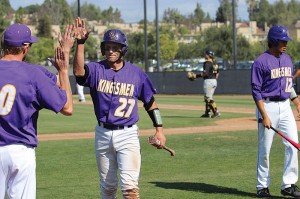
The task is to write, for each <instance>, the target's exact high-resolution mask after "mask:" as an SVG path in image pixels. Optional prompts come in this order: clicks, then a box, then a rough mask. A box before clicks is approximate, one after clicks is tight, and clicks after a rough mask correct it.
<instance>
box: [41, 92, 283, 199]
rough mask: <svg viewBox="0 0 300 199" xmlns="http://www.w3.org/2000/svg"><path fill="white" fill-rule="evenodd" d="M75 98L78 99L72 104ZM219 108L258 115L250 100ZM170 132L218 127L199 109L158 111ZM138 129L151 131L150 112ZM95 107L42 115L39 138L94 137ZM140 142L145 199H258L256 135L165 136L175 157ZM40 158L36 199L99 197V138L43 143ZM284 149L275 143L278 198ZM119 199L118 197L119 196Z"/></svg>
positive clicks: (195, 100) (223, 102)
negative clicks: (71, 134) (86, 134)
mask: <svg viewBox="0 0 300 199" xmlns="http://www.w3.org/2000/svg"><path fill="white" fill-rule="evenodd" d="M74 99H77V98H74ZM156 99H157V101H158V103H159V104H180V105H199V104H201V105H203V104H204V103H203V98H202V97H200V96H196V95H195V96H158V97H157V98H156ZM215 99H216V101H217V103H218V105H219V106H222V107H247V108H253V111H254V109H255V105H254V103H253V100H252V98H251V97H250V96H216V97H215ZM161 111H162V115H163V120H164V126H165V127H166V128H173V127H183V126H186V127H188V126H203V125H214V121H215V120H213V119H211V120H210V119H203V118H199V116H200V114H202V112H200V111H199V110H194V111H187V110H171V109H169V110H167V109H166V110H161ZM140 116H141V119H140V122H139V124H138V125H139V126H140V129H147V128H151V122H150V119H149V118H148V116H147V113H146V112H145V111H144V110H142V109H141V111H140ZM251 116H253V117H254V114H253V115H251V114H243V113H240V114H236V113H226V112H222V116H221V118H217V120H219V119H224V118H239V117H251ZM95 124H96V122H95V116H94V113H93V107H92V105H83V104H79V105H75V113H74V116H72V117H68V118H67V117H62V116H59V115H58V116H55V114H53V113H51V112H49V111H42V112H41V114H40V119H39V133H40V134H43V133H66V132H90V131H94V126H95ZM146 139H147V137H143V136H141V137H140V141H141V147H142V169H141V176H140V189H141V190H140V196H141V198H142V199H158V198H159V199H199V198H201V199H202V198H203V199H206V198H207V199H220V198H222V199H223V198H224V199H235V198H236V199H240V198H253V197H255V192H256V189H255V185H256V176H255V172H256V152H257V132H256V131H240V132H227V133H224V132H218V133H204V134H203V133H202V134H186V135H168V136H167V145H168V146H169V147H171V148H174V149H175V150H176V156H174V157H171V156H170V155H169V154H168V153H167V152H165V151H162V150H156V149H155V148H153V147H152V146H150V145H148V144H147V143H146ZM36 153H37V198H39V199H53V198H57V199H70V198H74V199H94V198H95V199H96V198H100V191H99V177H98V172H97V168H96V162H95V155H94V139H82V140H61V141H41V142H39V146H38V148H37V150H36ZM283 155H284V151H283V145H282V143H281V139H280V138H279V136H276V137H275V140H274V144H273V147H272V151H271V187H270V191H271V194H272V195H274V196H275V198H276V197H277V198H282V197H281V195H280V184H281V176H282V169H283ZM118 198H122V197H121V193H120V191H118Z"/></svg>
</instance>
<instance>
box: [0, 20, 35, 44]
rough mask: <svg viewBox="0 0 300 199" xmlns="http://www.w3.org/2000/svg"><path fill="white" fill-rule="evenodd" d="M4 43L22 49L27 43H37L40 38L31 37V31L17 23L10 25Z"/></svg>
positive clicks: (5, 33)
mask: <svg viewBox="0 0 300 199" xmlns="http://www.w3.org/2000/svg"><path fill="white" fill-rule="evenodd" d="M3 37H4V38H3V43H4V45H6V46H11V47H21V46H23V45H24V44H25V43H36V42H38V41H39V39H38V38H36V37H34V36H32V35H31V31H30V29H29V28H28V27H27V26H26V25H24V24H19V23H15V24H12V25H10V26H9V27H8V28H7V29H6V30H5V32H4V35H3Z"/></svg>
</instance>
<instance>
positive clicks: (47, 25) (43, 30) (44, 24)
mask: <svg viewBox="0 0 300 199" xmlns="http://www.w3.org/2000/svg"><path fill="white" fill-rule="evenodd" d="M51 24H52V23H51V18H50V16H49V15H48V14H45V15H43V16H42V17H41V18H40V19H39V24H38V26H37V30H38V34H37V35H38V36H39V37H48V38H51V37H52V34H51V33H52V28H51Z"/></svg>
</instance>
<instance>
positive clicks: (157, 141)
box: [148, 136, 175, 156]
mask: <svg viewBox="0 0 300 199" xmlns="http://www.w3.org/2000/svg"><path fill="white" fill-rule="evenodd" d="M148 143H149V144H151V145H153V146H157V145H160V141H159V140H157V139H155V138H154V137H153V136H150V137H149V138H148ZM163 149H164V150H166V151H168V152H169V153H170V155H171V156H175V151H174V150H173V149H171V148H169V147H167V146H164V147H163Z"/></svg>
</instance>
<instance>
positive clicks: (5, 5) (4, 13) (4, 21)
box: [0, 0, 13, 32]
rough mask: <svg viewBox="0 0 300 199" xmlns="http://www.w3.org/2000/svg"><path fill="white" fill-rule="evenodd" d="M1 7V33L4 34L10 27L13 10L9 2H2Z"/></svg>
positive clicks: (4, 0) (0, 1) (3, 0)
mask: <svg viewBox="0 0 300 199" xmlns="http://www.w3.org/2000/svg"><path fill="white" fill-rule="evenodd" d="M0 5H1V6H0V32H2V31H3V30H5V29H6V28H7V26H9V23H10V18H8V16H11V15H12V12H13V9H12V8H11V5H10V3H9V0H0Z"/></svg>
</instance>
